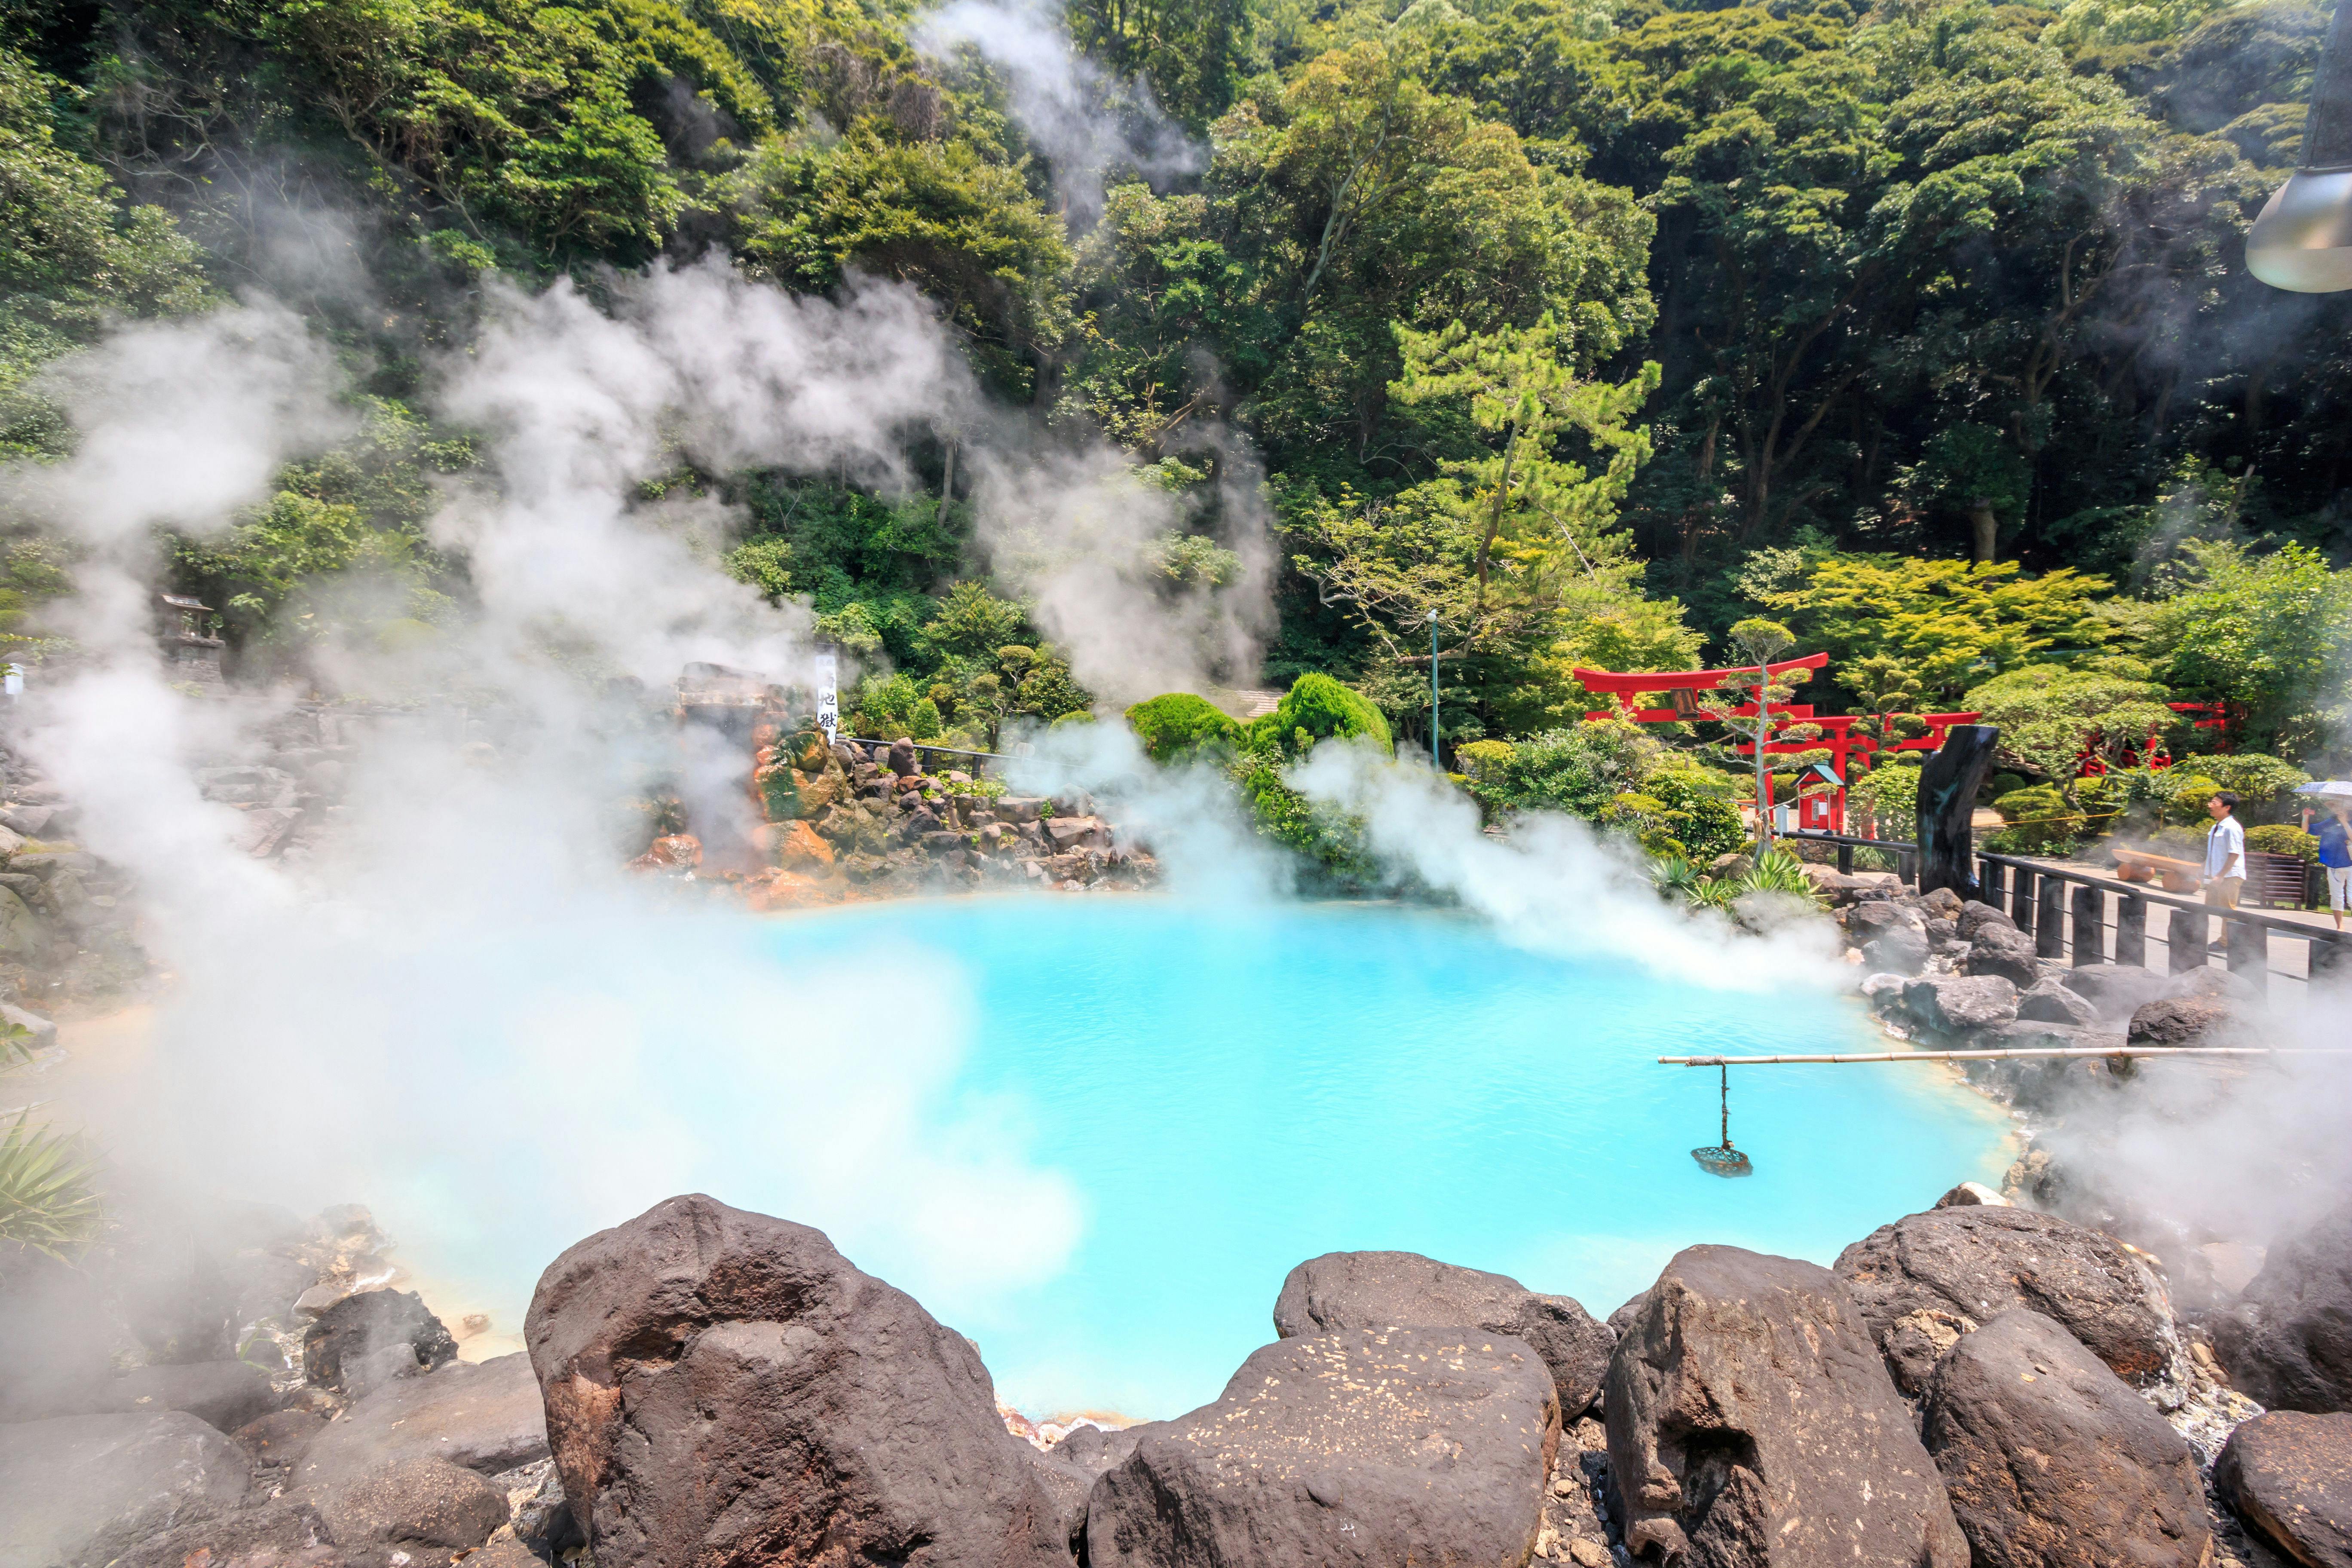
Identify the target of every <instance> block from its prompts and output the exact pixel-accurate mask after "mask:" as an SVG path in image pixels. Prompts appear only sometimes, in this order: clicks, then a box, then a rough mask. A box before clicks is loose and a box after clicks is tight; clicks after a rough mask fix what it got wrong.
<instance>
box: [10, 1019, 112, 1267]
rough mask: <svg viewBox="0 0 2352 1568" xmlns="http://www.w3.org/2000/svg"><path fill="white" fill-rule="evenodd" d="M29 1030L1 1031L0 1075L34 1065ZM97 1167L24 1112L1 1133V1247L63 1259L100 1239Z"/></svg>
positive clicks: (77, 1145)
mask: <svg viewBox="0 0 2352 1568" xmlns="http://www.w3.org/2000/svg"><path fill="white" fill-rule="evenodd" d="M31 1042H32V1031H31V1030H29V1029H27V1028H26V1027H25V1026H23V1025H21V1024H9V1025H6V1026H5V1027H0V1070H5V1069H6V1068H16V1067H22V1066H23V1065H24V1064H25V1063H26V1062H28V1061H30V1060H32V1058H33V1050H32V1044H31ZM104 1215H105V1207H104V1205H103V1204H102V1203H101V1202H100V1198H99V1193H98V1162H97V1161H96V1160H94V1159H92V1158H90V1156H89V1152H87V1151H86V1150H85V1149H84V1147H83V1145H82V1142H81V1140H80V1139H79V1138H76V1137H74V1136H72V1135H71V1134H68V1133H63V1132H54V1131H50V1130H49V1128H48V1127H47V1125H46V1124H43V1125H38V1126H37V1125H35V1124H34V1121H33V1113H32V1111H31V1110H30V1109H29V1108H28V1109H26V1110H20V1111H18V1112H17V1113H16V1121H14V1122H11V1123H8V1124H7V1125H6V1127H5V1131H0V1242H15V1243H16V1244H18V1245H19V1246H22V1247H30V1248H32V1249H33V1250H34V1251H36V1252H41V1253H46V1254H47V1255H48V1256H49V1257H51V1258H65V1257H66V1256H67V1255H68V1253H69V1252H71V1251H72V1250H73V1249H74V1248H76V1247H80V1246H82V1245H84V1244H85V1243H87V1242H89V1240H90V1239H91V1238H92V1237H95V1236H96V1235H97V1234H98V1227H99V1222H100V1220H101V1219H102V1218H103V1217H104Z"/></svg>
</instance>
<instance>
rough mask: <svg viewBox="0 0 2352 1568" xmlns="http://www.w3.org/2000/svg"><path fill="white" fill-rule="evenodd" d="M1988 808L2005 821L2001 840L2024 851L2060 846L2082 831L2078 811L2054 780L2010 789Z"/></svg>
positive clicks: (2082, 823) (2073, 838)
mask: <svg viewBox="0 0 2352 1568" xmlns="http://www.w3.org/2000/svg"><path fill="white" fill-rule="evenodd" d="M1992 808H1993V809H1994V810H1995V811H1997V812H1999V813H2000V819H2001V821H2002V822H2004V823H2006V824H2007V825H2008V826H2006V827H2004V828H2003V829H2002V830H2001V837H2002V839H2003V840H2004V842H2006V843H2007V844H2008V845H2009V847H2011V848H2012V849H2016V850H2020V851H2022V852H2023V853H2025V854H2029V855H2032V854H2038V853H2040V852H2042V851H2043V850H2049V849H2063V848H2065V847H2068V846H2070V845H2072V844H2073V843H2074V840H2075V839H2076V838H2078V837H2081V836H2082V833H2083V826H2084V820H2083V814H2082V812H2081V811H2080V810H2079V809H2078V808H2076V807H2075V806H2074V805H2071V804H2069V803H2068V801H2067V799H2066V797H2065V796H2064V795H2061V794H2059V793H2058V786H2057V785H2055V784H2035V785H2033V786H2032V787H2031V788H2029V789H2013V790H2011V791H2010V792H2009V793H2008V794H2007V795H2002V796H2001V797H2000V799H1998V800H1996V801H1994V802H1993V803H1992Z"/></svg>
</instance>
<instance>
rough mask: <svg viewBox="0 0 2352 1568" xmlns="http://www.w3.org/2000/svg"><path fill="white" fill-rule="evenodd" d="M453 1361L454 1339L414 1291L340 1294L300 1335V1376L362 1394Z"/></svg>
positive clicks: (374, 1291) (455, 1347) (326, 1386)
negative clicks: (353, 1294) (399, 1378)
mask: <svg viewBox="0 0 2352 1568" xmlns="http://www.w3.org/2000/svg"><path fill="white" fill-rule="evenodd" d="M455 1360H457V1341H456V1340H454V1339H452V1338H450V1337H449V1331H448V1329H447V1328H446V1326H444V1325H443V1323H442V1321H441V1320H440V1319H438V1318H436V1317H435V1316H434V1315H433V1314H432V1312H431V1311H429V1310H427V1309H426V1308H425V1300H424V1298H423V1297H421V1296H419V1295H417V1294H416V1293H415V1291H414V1290H362V1291H361V1292H360V1293H359V1294H358V1295H356V1296H346V1297H344V1298H343V1299H342V1300H340V1301H337V1302H336V1303H335V1304H334V1305H333V1306H331V1307H329V1308H328V1309H327V1310H325V1311H324V1312H322V1313H320V1317H319V1320H318V1321H316V1322H314V1323H312V1324H311V1325H310V1328H309V1330H307V1331H305V1332H304V1333H303V1335H302V1371H303V1373H304V1374H305V1375H306V1376H308V1377H309V1378H310V1381H311V1382H312V1383H315V1384H319V1385H320V1387H322V1388H331V1389H334V1390H336V1391H338V1392H339V1393H344V1394H364V1393H365V1392H367V1391H368V1390H369V1389H371V1388H373V1387H375V1386H376V1385H377V1384H383V1383H389V1382H390V1381H392V1380H393V1379H394V1378H396V1377H408V1376H413V1375H414V1374H415V1373H418V1372H430V1371H432V1370H433V1369H434V1368H436V1367H439V1366H446V1365H447V1364H448V1363H450V1362H453V1361H455Z"/></svg>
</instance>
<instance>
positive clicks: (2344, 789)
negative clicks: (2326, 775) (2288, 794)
mask: <svg viewBox="0 0 2352 1568" xmlns="http://www.w3.org/2000/svg"><path fill="white" fill-rule="evenodd" d="M2294 793H2295V794H2297V795H2346V796H2352V779H2320V780H2317V781H2316V782H2315V783H2312V784H2297V785H2295V786H2294Z"/></svg>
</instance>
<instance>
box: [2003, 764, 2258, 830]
mask: <svg viewBox="0 0 2352 1568" xmlns="http://www.w3.org/2000/svg"><path fill="white" fill-rule="evenodd" d="M2158 787H2159V788H2160V789H2161V790H2162V791H2163V794H2162V795H2161V797H2160V798H2161V799H2162V800H2163V802H2164V820H2165V821H2167V822H2168V823H2172V824H2174V825H2176V826H2185V827H2193V826H2196V825H2197V824H2199V823H2200V822H2203V821H2205V820H2206V816H2205V803H2206V802H2207V801H2209V800H2211V799H2212V798H2213V796H2214V794H2215V792H2217V791H2218V790H2220V789H2221V785H2220V784H2217V783H2215V782H2214V780H2213V779H2212V778H2211V777H2210V775H2208V774H2205V773H2197V772H2193V771H2191V770H2189V769H2188V768H2183V767H2179V766H2177V765H2176V766H2175V767H2174V768H2173V770H2172V771H2171V772H2170V773H2167V774H2165V775H2164V782H2163V784H2161V785H2160V786H2158ZM1995 805H1999V803H1998V802H1996V803H1995Z"/></svg>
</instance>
